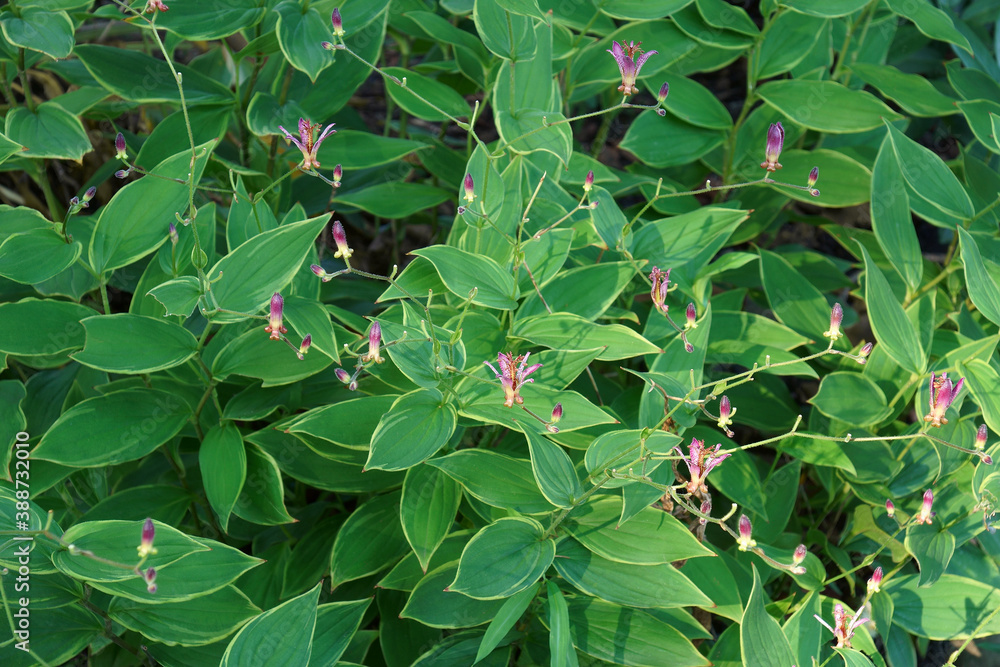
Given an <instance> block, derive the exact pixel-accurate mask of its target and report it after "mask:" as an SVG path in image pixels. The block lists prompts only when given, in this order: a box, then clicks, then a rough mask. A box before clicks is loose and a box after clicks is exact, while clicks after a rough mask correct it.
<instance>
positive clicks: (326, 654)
mask: <svg viewBox="0 0 1000 667" xmlns="http://www.w3.org/2000/svg"><path fill="white" fill-rule="evenodd" d="M371 602H372V601H371V598H367V599H365V600H357V601H347V602H330V603H328V604H321V605H320V606H319V608H318V610H317V615H316V630H315V631H314V632H313V642H312V657H311V658H310V660H309V664H310V665H317V666H319V665H335V664H338V663H337V661H338V660H340V657H341V656H342V655H343V654H344V651H345V650H347V648H348V646H349V645H350V641H351V639H352V638H353V637H354V633H355V632H357V631H358V627H359V626H360V625H361V620H362V619H363V618H364V615H365V612H366V611H367V610H368V606H369V605H370V604H371Z"/></svg>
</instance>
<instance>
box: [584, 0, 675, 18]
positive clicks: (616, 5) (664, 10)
mask: <svg viewBox="0 0 1000 667" xmlns="http://www.w3.org/2000/svg"><path fill="white" fill-rule="evenodd" d="M691 2H692V0H598V1H597V2H595V3H594V4H596V5H597V9H599V10H600V12H601V13H602V14H607V15H608V16H610V17H612V18H616V19H627V20H632V21H641V20H643V19H659V18H663V17H664V16H669V15H670V14H673V13H674V12H678V11H680V10H682V9H684V8H685V7H687V6H688V5H689V4H691Z"/></svg>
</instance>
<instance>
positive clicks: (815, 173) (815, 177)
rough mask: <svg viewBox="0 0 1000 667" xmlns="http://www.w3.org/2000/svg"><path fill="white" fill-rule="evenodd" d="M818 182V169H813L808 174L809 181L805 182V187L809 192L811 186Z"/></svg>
mask: <svg viewBox="0 0 1000 667" xmlns="http://www.w3.org/2000/svg"><path fill="white" fill-rule="evenodd" d="M818 180H819V167H813V168H812V171H810V172H809V179H808V180H807V181H806V187H807V188H809V189H810V190H811V189H812V186H814V185H816V181H818ZM814 196H815V195H814Z"/></svg>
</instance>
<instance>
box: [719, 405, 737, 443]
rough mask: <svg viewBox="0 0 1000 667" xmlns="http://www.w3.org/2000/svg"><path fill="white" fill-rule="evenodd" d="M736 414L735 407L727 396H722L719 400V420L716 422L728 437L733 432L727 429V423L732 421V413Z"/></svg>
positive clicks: (731, 435)
mask: <svg viewBox="0 0 1000 667" xmlns="http://www.w3.org/2000/svg"><path fill="white" fill-rule="evenodd" d="M735 414H736V408H734V407H733V404H732V403H731V402H730V401H729V397H728V396H723V397H722V400H720V401H719V421H718V422H717V423H718V425H719V428H721V429H722V430H723V431H725V432H726V435H728V436H729V437H730V438H731V437H733V432H732V431H730V430H729V425H730V424H732V423H733V415H735Z"/></svg>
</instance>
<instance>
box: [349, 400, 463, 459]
mask: <svg viewBox="0 0 1000 667" xmlns="http://www.w3.org/2000/svg"><path fill="white" fill-rule="evenodd" d="M457 420H458V414H457V413H456V412H455V406H453V405H452V404H451V403H445V402H444V397H443V396H442V395H441V392H439V391H438V390H437V389H417V390H416V391H412V392H410V393H409V394H405V395H403V396H400V397H399V398H398V399H396V402H395V403H393V404H392V407H391V408H389V411H388V412H386V413H385V414H384V415H383V416H382V419H381V420H380V421H379V423H378V427H377V428H376V429H375V433H373V434H372V443H371V452H370V453H369V455H368V462H367V463H365V469H366V470H369V469H375V470H406V469H407V468H411V467H413V466H415V465H417V464H418V463H420V462H422V461H425V460H426V459H429V458H430V457H432V456H434V454H435V453H436V452H437V451H438V450H439V449H441V447H443V446H444V445H445V443H447V442H448V440H449V439H450V438H451V436H452V434H453V433H454V432H455V424H456V422H457Z"/></svg>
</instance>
